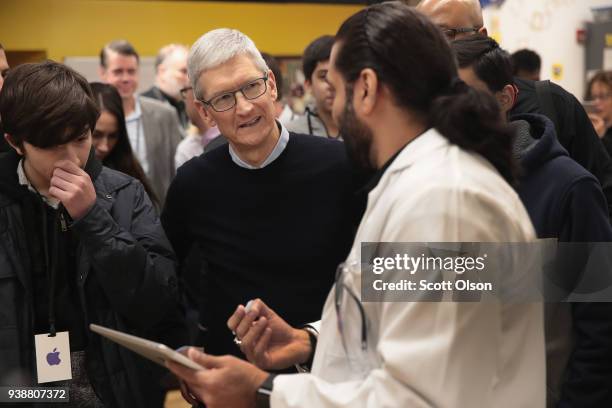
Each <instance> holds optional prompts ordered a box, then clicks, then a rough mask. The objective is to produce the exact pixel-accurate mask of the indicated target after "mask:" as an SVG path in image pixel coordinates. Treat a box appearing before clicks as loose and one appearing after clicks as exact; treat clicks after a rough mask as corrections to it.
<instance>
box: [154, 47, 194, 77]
mask: <svg viewBox="0 0 612 408" xmlns="http://www.w3.org/2000/svg"><path fill="white" fill-rule="evenodd" d="M177 50H185V51H186V52H189V47H187V46H185V45H183V44H168V45H164V46H163V47H161V48H160V49H159V51H158V52H157V57H155V72H157V69H158V68H159V66H160V65H161V64H163V63H164V61H165V60H166V58H168V57H169V56H170V55H172V54H173V53H174V52H175V51H177Z"/></svg>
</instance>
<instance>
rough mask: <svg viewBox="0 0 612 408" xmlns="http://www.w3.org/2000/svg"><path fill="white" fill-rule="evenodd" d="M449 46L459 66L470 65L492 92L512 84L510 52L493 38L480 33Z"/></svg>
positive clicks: (466, 66)
mask: <svg viewBox="0 0 612 408" xmlns="http://www.w3.org/2000/svg"><path fill="white" fill-rule="evenodd" d="M451 48H452V49H453V51H454V52H455V56H456V57H457V63H458V64H459V68H468V67H471V68H472V69H473V70H474V73H475V74H476V76H477V77H478V78H479V79H480V80H481V81H483V82H484V83H485V84H487V87H489V89H490V90H491V91H492V92H498V91H501V90H502V89H504V86H506V85H512V84H514V76H513V74H512V59H511V58H510V54H508V53H507V52H506V51H504V50H503V49H502V48H500V47H499V44H498V43H497V41H495V40H494V39H492V38H490V37H487V36H484V35H481V34H476V35H471V36H469V37H465V38H461V39H459V40H455V41H453V42H452V43H451Z"/></svg>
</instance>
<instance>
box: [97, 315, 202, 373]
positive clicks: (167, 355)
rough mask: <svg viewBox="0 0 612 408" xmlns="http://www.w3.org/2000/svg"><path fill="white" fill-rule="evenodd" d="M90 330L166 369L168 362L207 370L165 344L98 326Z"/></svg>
mask: <svg viewBox="0 0 612 408" xmlns="http://www.w3.org/2000/svg"><path fill="white" fill-rule="evenodd" d="M89 328H90V329H91V331H93V332H95V333H98V334H99V335H101V336H103V337H106V338H107V339H109V340H111V341H113V342H115V343H117V344H119V345H121V346H123V347H125V348H127V349H129V350H132V351H133V352H135V353H137V354H140V355H141V356H143V357H145V358H147V359H149V360H151V361H153V362H155V363H157V364H159V365H161V366H164V367H166V361H174V362H175V363H178V364H181V365H183V366H185V367H187V368H191V369H193V370H205V368H204V367H202V366H201V365H199V364H198V363H196V362H194V361H192V360H190V359H189V358H187V357H186V356H185V355H183V354H181V353H179V352H178V351H174V350H172V349H171V348H170V347H168V346H166V345H165V344H162V343H156V342H154V341H151V340H147V339H143V338H141V337H138V336H133V335H131V334H127V333H123V332H120V331H117V330H112V329H109V328H107V327H103V326H99V325H97V324H90V325H89Z"/></svg>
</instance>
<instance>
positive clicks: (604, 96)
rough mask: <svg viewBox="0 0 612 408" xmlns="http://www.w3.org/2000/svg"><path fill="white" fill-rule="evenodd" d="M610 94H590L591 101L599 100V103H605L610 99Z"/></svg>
mask: <svg viewBox="0 0 612 408" xmlns="http://www.w3.org/2000/svg"><path fill="white" fill-rule="evenodd" d="M610 96H611V95H610V94H609V93H602V94H591V100H592V101H596V100H598V99H599V100H600V101H605V100H607V99H609V98H610Z"/></svg>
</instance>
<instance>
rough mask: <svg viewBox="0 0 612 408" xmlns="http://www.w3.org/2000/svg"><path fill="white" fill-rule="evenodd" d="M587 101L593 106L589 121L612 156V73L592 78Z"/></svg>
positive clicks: (603, 72) (604, 72)
mask: <svg viewBox="0 0 612 408" xmlns="http://www.w3.org/2000/svg"><path fill="white" fill-rule="evenodd" d="M586 99H587V101H591V102H592V104H593V105H592V109H593V112H589V119H591V122H592V123H593V127H594V128H595V131H596V132H597V135H598V136H599V137H600V138H601V141H602V142H603V144H604V146H606V150H608V153H609V154H610V155H612V71H599V72H598V73H596V74H595V75H594V76H593V78H591V80H590V81H589V85H588V87H587V95H586Z"/></svg>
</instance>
